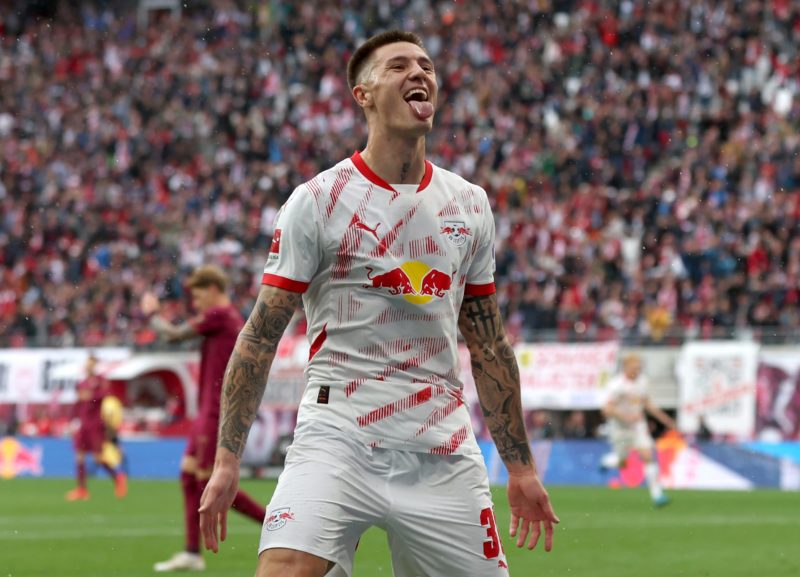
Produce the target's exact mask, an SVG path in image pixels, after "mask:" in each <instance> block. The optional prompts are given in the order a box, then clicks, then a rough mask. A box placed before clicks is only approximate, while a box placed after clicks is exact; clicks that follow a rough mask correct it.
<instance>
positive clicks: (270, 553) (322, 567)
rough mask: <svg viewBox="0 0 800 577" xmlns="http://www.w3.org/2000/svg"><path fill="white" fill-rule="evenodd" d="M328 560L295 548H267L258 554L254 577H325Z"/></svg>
mask: <svg viewBox="0 0 800 577" xmlns="http://www.w3.org/2000/svg"><path fill="white" fill-rule="evenodd" d="M329 564H330V562H329V561H328V560H327V559H323V558H322V557H317V556H316V555H312V554H311V553H306V552H304V551H297V550H295V549H282V548H277V549H267V550H265V551H263V552H262V553H261V554H260V555H259V556H258V568H257V569H256V577H325V574H326V573H327V572H328V567H329Z"/></svg>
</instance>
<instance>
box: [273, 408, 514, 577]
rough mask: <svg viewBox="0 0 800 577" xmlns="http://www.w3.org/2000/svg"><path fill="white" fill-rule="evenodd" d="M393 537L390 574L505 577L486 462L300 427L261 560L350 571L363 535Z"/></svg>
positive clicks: (314, 425)
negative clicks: (379, 532)
mask: <svg viewBox="0 0 800 577" xmlns="http://www.w3.org/2000/svg"><path fill="white" fill-rule="evenodd" d="M372 525H375V526H378V527H381V528H382V529H384V530H385V531H386V532H387V534H388V538H389V548H390V549H391V553H392V568H393V570H394V575H395V577H440V576H443V575H459V576H464V577H507V576H508V565H507V563H508V561H507V560H506V557H505V554H504V553H503V549H502V545H501V544H500V540H499V529H498V528H497V524H496V522H495V518H494V512H493V510H492V496H491V493H490V492H489V481H488V478H487V475H486V466H485V465H484V462H483V457H482V456H481V455H480V454H479V453H478V454H475V455H447V456H442V455H429V454H427V453H413V452H409V451H398V450H392V449H372V448H370V447H366V446H364V445H363V444H361V443H359V442H358V441H356V440H355V439H352V438H350V437H349V436H348V435H347V434H346V433H344V432H342V431H340V430H339V429H336V428H334V427H332V426H329V425H326V424H323V423H307V424H306V425H304V426H303V427H302V430H300V431H298V433H297V435H296V436H295V440H294V443H293V444H292V446H291V447H290V449H289V452H288V454H287V457H286V467H285V469H284V471H283V473H281V476H280V478H279V479H278V486H277V488H276V489H275V493H274V494H273V496H272V500H271V501H270V503H269V506H268V507H267V515H266V518H265V520H264V527H263V530H262V533H261V544H260V546H259V554H260V553H261V552H262V551H264V550H265V549H271V548H288V549H295V550H299V551H305V552H307V553H311V554H312V555H316V556H318V557H322V558H324V559H328V560H329V561H335V562H336V563H337V564H339V565H340V566H341V567H342V568H343V569H344V570H345V571H346V572H347V574H348V575H351V574H352V571H353V558H354V555H355V550H356V545H357V544H358V540H359V539H360V537H361V534H362V533H363V532H364V531H366V530H367V528H369V527H370V526H372Z"/></svg>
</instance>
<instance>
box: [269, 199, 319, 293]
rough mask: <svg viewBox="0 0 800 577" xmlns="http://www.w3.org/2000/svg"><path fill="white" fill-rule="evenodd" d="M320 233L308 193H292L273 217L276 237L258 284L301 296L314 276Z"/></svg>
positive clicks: (317, 260)
mask: <svg viewBox="0 0 800 577" xmlns="http://www.w3.org/2000/svg"><path fill="white" fill-rule="evenodd" d="M320 254H321V251H320V231H319V226H318V219H317V218H316V206H315V205H314V201H313V198H312V196H311V194H310V193H309V191H308V190H307V189H306V188H305V187H304V186H300V187H298V188H296V189H295V191H294V192H293V193H292V195H291V196H290V197H289V200H287V201H286V204H284V205H283V206H282V207H281V209H280V210H279V211H278V215H277V216H276V217H275V233H274V236H273V237H272V245H271V246H270V249H269V256H268V257H267V264H266V265H265V266H264V274H263V276H262V277H261V284H264V285H270V286H275V287H278V288H282V289H286V290H290V291H293V292H298V293H303V292H305V291H306V289H307V288H308V285H309V283H310V282H311V279H312V277H313V276H314V274H315V273H316V272H317V268H318V266H319V263H320V260H321V257H320Z"/></svg>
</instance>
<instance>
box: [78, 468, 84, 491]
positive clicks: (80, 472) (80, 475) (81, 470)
mask: <svg viewBox="0 0 800 577" xmlns="http://www.w3.org/2000/svg"><path fill="white" fill-rule="evenodd" d="M78 488H79V489H85V488H86V463H78Z"/></svg>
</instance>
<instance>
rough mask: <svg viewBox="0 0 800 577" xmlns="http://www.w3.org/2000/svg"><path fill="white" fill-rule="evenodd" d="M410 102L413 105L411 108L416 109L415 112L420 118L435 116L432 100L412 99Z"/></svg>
mask: <svg viewBox="0 0 800 577" xmlns="http://www.w3.org/2000/svg"><path fill="white" fill-rule="evenodd" d="M408 104H409V105H410V106H411V110H413V111H414V114H416V115H417V118H419V119H420V120H425V119H427V118H430V117H431V116H433V104H431V103H430V102H420V101H417V100H410V101H409V102H408Z"/></svg>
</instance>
